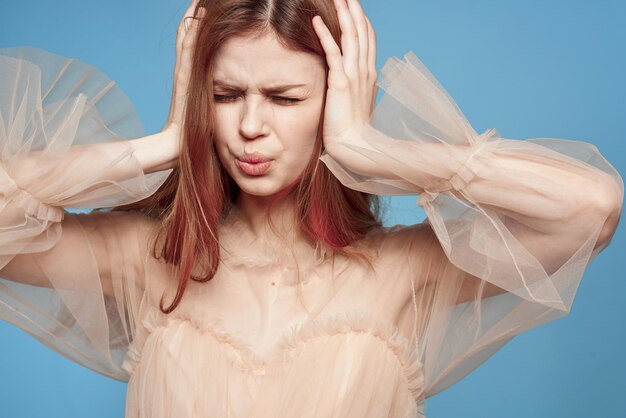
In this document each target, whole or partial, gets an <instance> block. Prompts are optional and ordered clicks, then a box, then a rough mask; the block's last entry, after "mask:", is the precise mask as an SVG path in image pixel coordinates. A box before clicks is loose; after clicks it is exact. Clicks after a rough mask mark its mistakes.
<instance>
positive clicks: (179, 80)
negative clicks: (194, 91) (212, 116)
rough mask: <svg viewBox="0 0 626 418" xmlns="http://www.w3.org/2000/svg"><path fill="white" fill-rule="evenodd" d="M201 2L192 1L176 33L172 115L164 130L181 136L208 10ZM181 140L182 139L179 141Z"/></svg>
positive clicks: (170, 114)
mask: <svg viewBox="0 0 626 418" xmlns="http://www.w3.org/2000/svg"><path fill="white" fill-rule="evenodd" d="M198 1H199V0H192V2H191V4H190V5H189V7H188V8H187V10H186V11H185V14H184V15H183V17H182V19H181V20H180V23H179V24H178V30H177V32H176V64H175V66H174V85H173V91H172V99H171V102H170V113H169V116H168V119H167V122H166V123H165V126H164V127H163V130H168V131H174V132H175V133H176V134H177V136H180V131H181V129H182V126H183V120H184V111H185V103H186V101H187V87H188V85H189V77H190V75H191V62H192V58H193V51H194V48H195V44H196V38H197V32H198V26H199V19H200V18H202V17H203V16H204V13H205V12H206V10H205V9H204V8H202V7H201V8H198V12H197V14H196V15H195V16H194V13H195V11H196V8H197V5H198ZM179 140H180V139H179Z"/></svg>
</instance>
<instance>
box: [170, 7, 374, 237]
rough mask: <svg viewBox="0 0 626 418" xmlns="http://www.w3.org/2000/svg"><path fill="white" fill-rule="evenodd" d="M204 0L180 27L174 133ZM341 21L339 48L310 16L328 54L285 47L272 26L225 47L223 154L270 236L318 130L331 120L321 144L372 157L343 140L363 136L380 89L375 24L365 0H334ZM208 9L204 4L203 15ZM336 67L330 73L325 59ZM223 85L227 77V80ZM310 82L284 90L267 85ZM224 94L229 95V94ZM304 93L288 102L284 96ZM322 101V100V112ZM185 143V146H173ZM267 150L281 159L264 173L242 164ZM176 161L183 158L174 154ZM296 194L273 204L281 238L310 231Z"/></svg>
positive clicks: (243, 207) (260, 231)
mask: <svg viewBox="0 0 626 418" xmlns="http://www.w3.org/2000/svg"><path fill="white" fill-rule="evenodd" d="M197 3H198V0H193V1H192V2H191V4H190V6H189V8H188V9H187V11H186V12H185V15H184V17H183V19H182V20H181V23H180V25H179V30H178V34H177V47H176V51H177V59H176V67H175V84H174V91H173V100H172V104H171V107H170V116H169V118H168V122H167V123H166V126H165V128H164V133H165V134H167V135H166V136H167V137H168V138H171V139H170V141H169V142H174V143H175V142H177V141H178V140H179V138H180V133H179V131H180V127H181V126H182V124H181V120H182V112H183V110H182V109H183V108H184V102H185V96H186V91H187V80H188V77H189V73H190V69H191V56H192V53H193V50H194V45H195V38H196V31H197V28H198V20H196V19H189V22H188V23H189V24H186V22H187V19H188V18H192V17H193V12H194V10H195V8H196V6H197ZM333 3H334V5H335V9H336V11H337V16H338V18H339V22H340V28H341V32H342V35H341V49H340V48H339V45H337V44H336V43H335V41H334V39H333V38H332V36H331V35H330V32H329V31H328V28H327V27H326V25H325V24H324V22H323V20H322V18H321V17H319V16H316V17H314V18H313V19H312V24H313V27H314V30H315V32H316V34H317V35H318V37H319V39H320V42H321V44H322V46H323V48H324V53H325V56H324V57H320V56H317V55H314V54H308V53H303V52H300V51H293V50H289V49H286V48H285V47H283V46H282V45H281V44H280V43H279V42H278V40H277V38H276V36H275V35H274V34H272V33H264V34H259V35H257V36H251V37H235V38H232V39H229V40H228V41H227V42H226V43H225V44H224V45H223V46H222V48H221V49H220V51H218V55H217V56H216V62H215V73H214V81H221V82H225V83H228V84H230V85H231V87H229V88H225V87H224V86H220V87H216V89H215V91H214V92H213V93H214V94H215V95H217V96H219V97H218V98H217V100H216V102H217V103H216V112H217V114H216V117H217V120H216V138H215V146H216V152H217V155H218V158H219V159H220V161H221V163H222V164H223V166H224V167H225V169H226V171H227V172H228V173H229V175H230V176H231V177H232V178H233V179H234V180H235V182H236V183H237V184H238V185H239V187H240V188H241V193H240V195H239V198H238V200H237V202H236V206H237V207H238V209H239V210H240V212H241V215H242V218H243V219H244V220H245V221H246V222H247V223H248V225H249V227H250V230H251V231H252V232H253V233H254V234H255V235H256V236H257V238H258V239H259V240H261V241H263V240H266V239H272V237H271V236H270V235H271V234H272V232H271V229H270V228H269V225H268V222H267V218H266V209H267V205H268V202H270V201H271V200H272V198H273V197H275V196H276V194H277V193H279V192H280V191H282V190H283V189H285V187H287V186H289V185H290V184H291V183H292V182H293V181H295V180H296V179H297V178H298V177H300V175H301V174H302V172H303V170H304V169H305V167H306V164H307V163H308V162H309V161H310V159H311V158H312V157H313V156H312V152H313V149H314V144H315V138H316V135H317V131H318V129H319V128H320V123H322V124H323V129H322V132H323V143H324V147H325V149H326V151H327V152H328V153H329V155H332V156H333V157H334V158H336V159H337V160H339V161H342V160H345V159H347V160H350V163H351V164H352V166H353V168H354V169H355V171H357V172H359V170H360V167H359V163H360V164H361V165H364V166H367V163H368V161H359V158H358V156H355V155H354V153H351V154H350V155H347V156H344V155H343V154H345V148H344V147H342V146H341V145H340V144H342V143H352V144H359V138H360V134H359V131H360V129H361V127H362V125H363V124H364V123H367V122H368V121H369V117H370V115H371V113H372V110H373V108H374V101H375V97H376V91H377V87H376V74H377V73H376V39H375V33H374V30H373V28H372V25H371V23H370V21H369V19H368V18H367V16H366V15H365V13H364V11H363V9H362V8H361V6H360V4H359V2H358V1H357V0H333ZM204 12H205V11H204V9H202V8H200V9H199V10H198V17H200V18H202V16H203V15H204ZM326 63H328V66H329V67H330V70H329V73H328V76H326V73H325V64H326ZM222 84H224V83H222ZM286 84H302V86H300V87H298V88H294V89H291V90H287V91H283V92H281V93H275V92H268V91H267V89H268V88H269V87H275V86H276V85H286ZM224 96H226V97H224ZM285 97H287V98H297V99H301V101H298V102H296V103H289V102H288V101H285V100H284V99H280V98H285ZM322 109H324V110H323V111H322ZM170 148H171V149H173V150H177V149H179V147H178V145H176V144H174V145H172V146H170ZM244 151H246V152H248V153H254V152H258V153H262V154H264V155H265V156H267V157H269V158H272V159H273V160H274V162H273V163H272V166H271V168H270V169H269V171H268V172H266V173H265V174H263V175H262V176H255V177H251V176H249V175H247V174H245V173H243V172H242V171H241V170H240V168H239V167H238V166H237V163H236V158H237V157H240V156H242V154H243V153H244ZM173 160H175V158H173ZM293 208H294V202H293V200H292V198H289V197H288V198H286V199H284V200H280V203H278V204H276V205H274V207H273V209H272V223H273V224H274V225H275V226H276V227H277V228H278V232H279V234H280V235H281V236H282V237H285V236H287V237H293V235H296V237H295V238H296V239H298V238H301V237H303V235H302V234H301V233H300V231H299V230H298V228H295V227H294V225H295V222H296V219H295V218H294V214H295V211H294V210H293Z"/></svg>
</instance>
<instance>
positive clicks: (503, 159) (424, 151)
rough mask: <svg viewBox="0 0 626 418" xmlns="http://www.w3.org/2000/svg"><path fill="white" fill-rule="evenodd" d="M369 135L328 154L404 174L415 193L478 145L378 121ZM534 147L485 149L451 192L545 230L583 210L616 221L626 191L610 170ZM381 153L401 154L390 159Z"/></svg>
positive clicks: (351, 164)
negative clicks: (401, 130)
mask: <svg viewBox="0 0 626 418" xmlns="http://www.w3.org/2000/svg"><path fill="white" fill-rule="evenodd" d="M364 135H365V136H366V137H367V138H366V140H360V142H358V143H353V144H351V145H350V146H347V147H346V146H342V145H341V144H337V145H334V146H333V147H331V148H327V151H328V154H329V155H330V156H331V157H332V158H334V159H336V160H337V161H338V162H340V163H341V164H342V165H343V166H345V167H348V168H350V169H351V170H353V171H354V172H355V173H357V174H360V175H362V176H366V177H369V178H379V179H385V180H392V181H394V182H399V181H401V182H404V184H406V185H407V186H406V187H405V189H409V188H411V189H410V190H413V191H415V192H416V193H423V191H424V189H426V190H435V191H437V189H438V188H439V189H441V188H442V187H441V186H442V185H444V184H445V183H446V182H448V180H449V179H450V178H452V177H453V176H454V175H455V174H456V173H458V172H459V171H460V170H461V169H462V167H463V164H464V162H465V161H466V160H467V157H468V156H469V154H470V153H471V152H472V151H473V149H472V148H471V147H470V146H468V145H465V144H464V145H451V144H447V143H446V144H442V143H427V142H416V141H411V140H408V141H407V140H399V139H395V138H390V137H388V136H386V135H384V134H383V133H381V132H380V131H376V130H373V129H372V130H367V131H366V133H365V134H364ZM507 141H514V140H507ZM520 142H522V141H520ZM372 144H375V146H372ZM511 144H513V143H511ZM530 145H536V144H530ZM536 146H537V147H539V145H536ZM527 150H528V148H526V151H525V152H522V151H519V150H518V149H516V148H515V147H506V148H505V147H503V148H502V149H495V150H494V152H489V153H488V154H484V155H479V156H478V157H477V158H474V160H479V161H480V164H479V166H480V170H479V172H478V174H477V175H475V176H474V177H473V178H472V179H471V180H470V181H469V182H468V183H467V184H465V185H464V186H463V187H462V188H461V189H460V190H458V191H457V190H454V189H453V188H449V190H448V192H450V193H452V194H454V195H455V196H456V197H458V198H461V199H465V200H470V201H472V202H475V203H477V204H479V205H482V206H483V207H488V208H490V209H493V210H496V211H497V212H499V213H502V214H505V215H507V216H509V217H511V218H513V219H515V220H516V221H519V222H521V223H523V224H524V225H526V226H528V227H531V228H533V229H535V230H537V231H541V232H542V233H546V234H553V233H558V232H559V231H564V230H566V229H567V228H568V226H569V225H570V223H572V222H573V221H574V220H576V218H578V219H580V216H593V217H604V218H605V219H611V221H612V222H613V223H615V224H616V222H617V219H618V216H619V212H620V209H621V205H622V198H623V196H621V194H620V185H619V184H617V183H616V182H615V180H614V179H613V178H612V177H611V176H610V175H609V174H607V173H606V172H604V171H601V170H599V169H597V168H594V167H592V166H590V165H587V164H582V163H581V162H576V161H575V160H574V159H573V158H570V159H567V158H559V159H553V158H550V157H548V156H546V155H544V154H545V153H544V154H542V153H532V152H528V151H527ZM368 153H371V155H372V156H375V157H373V158H369V157H368V156H367V154H368ZM479 153H480V151H479ZM381 156H382V157H389V156H393V158H394V159H393V160H392V161H390V163H389V164H385V165H383V164H380V163H379V161H380V157H381ZM373 161H376V163H374V162H373ZM444 188H445V187H444ZM578 222H579V221H578ZM609 229H610V228H609Z"/></svg>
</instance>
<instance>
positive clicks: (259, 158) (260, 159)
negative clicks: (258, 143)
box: [238, 153, 272, 164]
mask: <svg viewBox="0 0 626 418" xmlns="http://www.w3.org/2000/svg"><path fill="white" fill-rule="evenodd" d="M238 160H239V161H243V162H245V163H251V164H256V163H265V162H268V161H271V160H272V159H271V158H268V157H266V156H264V155H263V154H257V153H254V154H244V155H243V156H242V157H241V158H238Z"/></svg>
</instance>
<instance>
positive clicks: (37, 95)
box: [0, 0, 623, 417]
mask: <svg viewBox="0 0 626 418" xmlns="http://www.w3.org/2000/svg"><path fill="white" fill-rule="evenodd" d="M316 16H319V17H316ZM2 55H3V56H4V57H3V58H2V66H3V73H4V74H8V75H9V77H10V78H9V79H10V80H14V82H13V84H11V85H12V86H15V88H14V90H13V91H14V93H12V95H11V96H10V97H9V100H8V103H9V104H11V106H5V107H4V108H3V111H2V115H3V120H5V121H8V122H5V124H6V126H4V130H3V131H1V132H0V138H2V140H3V151H4V152H3V157H2V166H1V168H2V169H3V170H2V171H0V174H1V175H2V177H1V179H2V182H1V183H0V184H1V185H2V191H3V193H2V195H3V199H4V200H3V205H2V208H3V211H2V213H1V217H0V219H1V220H2V222H3V224H2V226H3V230H2V231H3V235H2V238H3V239H2V253H1V254H2V259H1V260H2V262H1V263H0V265H1V266H2V267H3V268H2V270H1V277H2V279H1V280H2V281H1V282H0V295H2V299H1V300H2V302H3V304H2V305H0V306H1V308H0V315H1V317H2V318H3V319H5V320H8V321H10V322H12V323H14V324H16V325H18V326H20V327H22V328H23V329H25V330H27V331H28V332H30V333H31V334H32V335H33V336H35V337H36V338H38V339H39V340H40V341H42V342H44V343H45V344H47V345H48V346H50V347H51V348H53V349H55V350H57V351H58V352H60V353H62V354H64V355H66V356H67V357H69V358H70V359H72V360H75V361H77V362H79V363H81V364H83V365H85V366H87V367H90V368H92V369H93V370H96V371H98V372H100V373H102V374H105V375H107V376H111V377H113V378H116V379H119V380H127V381H128V396H127V405H126V415H127V416H129V417H139V416H146V417H148V416H149V417H170V416H177V417H178V416H189V417H191V416H194V417H195V416H242V417H243V416H245V417H248V416H267V417H278V416H280V417H283V416H285V417H289V416H305V417H306V416H311V417H327V416H337V417H348V416H358V417H379V416H393V417H405V416H424V415H425V402H424V401H425V399H426V398H427V397H429V396H431V395H433V394H435V393H438V392H439V391H441V390H443V389H445V388H447V387H449V386H450V385H452V384H453V383H455V382H456V381H458V380H459V379H461V378H462V377H464V376H465V375H466V374H467V373H469V372H470V371H471V370H473V369H474V368H476V367H477V366H478V365H480V364H481V363H482V362H484V361H485V360H486V359H487V358H488V357H489V356H490V355H492V354H493V353H494V352H495V351H497V350H498V349H499V348H501V347H502V346H503V345H504V344H506V343H507V342H508V341H509V340H510V339H511V338H512V337H513V336H515V335H517V334H519V333H521V332H523V331H526V330H529V329H531V328H534V327H536V326H539V325H541V324H544V323H546V322H548V321H551V320H554V319H557V318H559V317H562V316H564V315H566V314H567V313H568V312H569V309H570V307H571V303H572V301H573V298H574V295H575V291H576V287H577V285H578V283H579V281H580V279H581V277H582V275H583V273H584V270H585V267H586V266H587V265H588V263H589V262H590V260H591V259H593V258H594V257H595V256H596V255H597V254H598V253H599V252H600V251H601V250H602V249H604V248H606V246H607V245H608V244H609V243H610V240H611V237H612V235H613V232H614V231H615V228H616V226H617V223H618V220H619V217H620V212H621V206H622V200H623V182H622V180H621V177H620V176H619V174H618V173H617V172H616V171H615V170H614V168H613V167H612V166H611V165H610V164H609V163H608V162H606V160H605V159H604V158H602V156H601V155H600V154H599V153H598V151H597V149H595V147H593V146H592V145H590V144H587V143H584V142H576V141H565V140H556V139H535V140H526V141H518V140H510V139H504V138H501V137H499V136H498V135H497V133H496V132H495V131H494V130H489V131H487V132H485V133H483V134H480V135H479V134H477V133H476V132H474V130H473V129H472V128H471V126H470V125H469V123H468V122H467V121H466V120H465V118H464V117H463V115H462V114H461V112H460V111H459V110H458V109H457V108H456V106H455V105H454V102H453V101H452V100H451V99H450V98H449V97H448V96H447V94H446V93H445V91H444V90H443V89H442V88H441V86H439V85H438V83H437V82H436V80H435V79H434V77H433V76H432V75H431V74H430V73H429V72H428V71H427V70H426V68H425V67H423V65H422V64H421V63H420V62H419V61H418V60H417V58H416V57H415V56H414V55H412V54H409V55H407V56H406V57H405V59H404V60H390V61H388V62H387V64H386V65H385V66H384V67H383V70H382V74H383V77H382V78H381V79H380V80H378V84H379V85H380V86H381V87H383V89H384V90H385V93H386V94H385V95H384V96H383V98H382V100H381V101H380V102H379V104H378V106H376V109H373V103H374V98H375V95H376V70H375V56H376V46H375V36H374V31H373V29H372V27H371V24H370V23H369V21H368V19H367V18H366V16H365V14H364V13H363V11H362V9H361V8H360V6H359V4H358V2H357V1H356V0H347V1H345V0H334V1H333V2H332V3H331V2H330V1H325V0H308V1H306V0H301V1H293V0H291V1H290V0H283V1H269V0H268V1H251V0H250V1H235V0H217V1H215V0H213V1H207V2H204V1H200V2H198V1H197V0H196V1H194V2H192V4H191V5H190V7H189V9H188V11H187V13H186V15H185V18H184V19H183V20H182V21H181V24H180V26H179V34H178V44H177V55H178V56H177V64H176V69H175V89H174V94H173V101H172V106H171V109H170V117H169V119H168V121H167V123H166V126H165V128H164V129H163V131H162V132H160V133H158V134H156V135H152V136H149V137H144V138H137V139H133V140H122V137H125V136H128V137H132V131H133V129H134V127H133V122H134V119H133V118H132V116H133V115H132V110H131V107H130V105H129V103H128V102H127V99H126V98H125V97H124V96H123V95H122V93H121V92H120V91H119V90H117V89H115V88H114V86H113V85H112V84H111V83H109V81H108V80H106V79H103V78H102V77H101V75H98V74H93V72H89V71H88V69H86V68H84V67H80V64H79V63H74V62H70V61H67V60H63V59H59V58H58V57H57V58H55V57H52V56H49V55H46V53H44V52H43V51H39V50H32V49H28V48H20V49H14V50H3V51H2ZM43 57H45V58H46V61H45V63H44V61H43ZM39 68H41V69H43V70H45V71H46V72H45V73H44V74H40V73H38V71H39ZM87 74H89V75H90V77H87V78H85V75H87ZM38 82H39V83H40V84H38ZM41 96H43V97H41ZM112 112H115V113H112ZM122 134H126V135H122ZM320 161H321V162H322V163H320ZM40 179H46V181H41V180H40ZM38 180H39V181H38ZM389 194H419V200H418V203H419V204H420V206H422V207H423V209H424V210H425V212H426V214H427V217H428V219H427V222H424V223H421V224H417V225H411V226H402V225H397V226H394V227H383V226H382V224H381V222H380V217H379V216H378V214H377V211H376V208H377V201H376V195H389ZM71 207H80V208H88V207H107V208H108V207H117V209H116V210H114V211H95V212H92V213H89V214H72V213H69V212H65V211H64V210H63V208H71ZM61 231H62V234H61Z"/></svg>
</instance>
